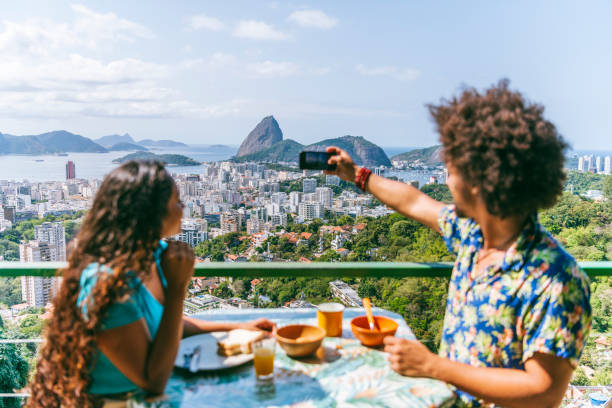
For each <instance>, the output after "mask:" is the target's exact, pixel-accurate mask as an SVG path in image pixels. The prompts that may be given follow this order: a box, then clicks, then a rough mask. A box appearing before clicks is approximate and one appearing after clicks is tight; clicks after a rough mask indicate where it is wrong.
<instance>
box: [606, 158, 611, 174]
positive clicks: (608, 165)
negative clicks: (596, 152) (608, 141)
mask: <svg viewBox="0 0 612 408" xmlns="http://www.w3.org/2000/svg"><path fill="white" fill-rule="evenodd" d="M611 161H612V158H611V157H610V156H606V158H605V159H604V173H606V174H608V175H609V174H612V168H611V165H612V164H611V163H610V162H611Z"/></svg>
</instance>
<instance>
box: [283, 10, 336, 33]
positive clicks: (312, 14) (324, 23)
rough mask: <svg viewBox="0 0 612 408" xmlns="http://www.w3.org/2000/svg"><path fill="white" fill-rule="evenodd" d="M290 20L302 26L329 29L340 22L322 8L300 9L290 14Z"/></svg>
mask: <svg viewBox="0 0 612 408" xmlns="http://www.w3.org/2000/svg"><path fill="white" fill-rule="evenodd" d="M289 21H292V22H294V23H296V24H297V25H299V26H302V27H312V28H319V29H321V30H329V29H330V28H333V27H335V26H336V24H338V20H337V19H335V18H333V17H330V16H328V15H327V14H325V13H324V12H322V11H321V10H300V11H294V12H293V13H291V14H290V15H289Z"/></svg>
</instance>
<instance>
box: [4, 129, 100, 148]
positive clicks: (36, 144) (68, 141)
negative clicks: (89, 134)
mask: <svg viewBox="0 0 612 408" xmlns="http://www.w3.org/2000/svg"><path fill="white" fill-rule="evenodd" d="M107 151H108V150H107V149H106V148H105V147H103V146H100V145H99V144H98V143H95V142H93V141H92V140H91V139H88V138H86V137H84V136H81V135H75V134H74V133H70V132H67V131H65V130H56V131H53V132H48V133H43V134H40V135H32V136H13V135H7V134H3V133H0V154H49V153H64V152H84V153H106V152H107Z"/></svg>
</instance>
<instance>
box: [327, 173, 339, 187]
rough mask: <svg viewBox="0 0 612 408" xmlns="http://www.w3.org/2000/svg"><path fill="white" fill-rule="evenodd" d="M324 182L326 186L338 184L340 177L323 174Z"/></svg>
mask: <svg viewBox="0 0 612 408" xmlns="http://www.w3.org/2000/svg"><path fill="white" fill-rule="evenodd" d="M325 184H326V185H328V186H339V185H340V177H338V176H334V175H331V174H328V175H326V176H325Z"/></svg>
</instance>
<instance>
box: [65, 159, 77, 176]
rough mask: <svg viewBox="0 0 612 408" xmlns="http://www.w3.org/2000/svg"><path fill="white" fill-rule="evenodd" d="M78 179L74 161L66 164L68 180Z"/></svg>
mask: <svg viewBox="0 0 612 408" xmlns="http://www.w3.org/2000/svg"><path fill="white" fill-rule="evenodd" d="M74 178H76V167H75V165H74V162H73V161H72V160H69V161H68V163H66V180H72V179H74Z"/></svg>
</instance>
